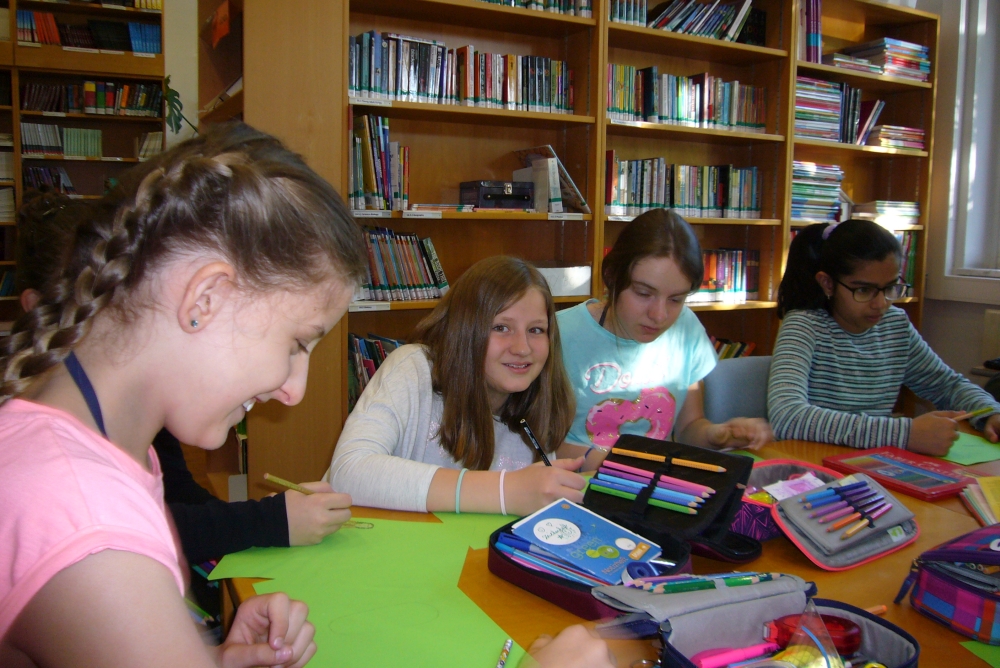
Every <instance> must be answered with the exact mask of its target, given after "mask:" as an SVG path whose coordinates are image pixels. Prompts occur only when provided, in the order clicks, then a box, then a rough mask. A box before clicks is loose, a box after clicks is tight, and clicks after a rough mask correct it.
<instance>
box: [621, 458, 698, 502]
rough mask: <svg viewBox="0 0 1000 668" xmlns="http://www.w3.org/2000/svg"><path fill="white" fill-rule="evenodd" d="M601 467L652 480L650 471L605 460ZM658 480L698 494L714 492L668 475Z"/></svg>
mask: <svg viewBox="0 0 1000 668" xmlns="http://www.w3.org/2000/svg"><path fill="white" fill-rule="evenodd" d="M601 466H610V467H611V468H614V469H618V470H619V471H625V472H626V473H631V474H632V475H639V476H642V477H644V478H649V479H652V478H653V473H652V472H651V471H647V470H645V469H640V468H636V467H634V466H628V465H627V464H619V463H618V462H609V461H607V460H605V461H604V462H603V463H602V464H601ZM660 480H664V481H666V482H669V483H671V484H673V485H677V486H679V487H687V488H689V489H692V490H698V492H700V493H707V494H715V490H714V489H713V488H711V487H709V486H708V485H701V484H699V483H696V482H690V481H688V480H682V479H680V478H674V477H672V476H668V475H661V476H660ZM692 493H696V492H692ZM702 495H703V496H704V494H702Z"/></svg>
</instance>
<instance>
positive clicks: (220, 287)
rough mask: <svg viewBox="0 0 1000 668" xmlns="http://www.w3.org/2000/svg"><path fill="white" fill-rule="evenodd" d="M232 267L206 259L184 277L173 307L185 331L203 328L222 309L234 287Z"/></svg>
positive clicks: (234, 275) (234, 272) (189, 331)
mask: <svg viewBox="0 0 1000 668" xmlns="http://www.w3.org/2000/svg"><path fill="white" fill-rule="evenodd" d="M235 278H236V270H234V269H233V266H232V265H231V264H229V263H228V262H210V263H209V264H206V265H204V266H202V267H200V268H199V269H198V270H197V271H196V272H194V274H192V275H191V276H190V278H189V279H188V282H187V285H186V286H185V288H184V295H183V297H182V298H181V302H180V306H179V307H178V309H177V320H178V323H179V324H180V326H181V329H183V330H184V331H185V332H187V333H189V334H193V333H194V332H198V331H201V330H204V329H205V327H206V326H207V325H208V323H210V322H211V321H212V320H213V319H214V318H215V316H217V315H218V314H219V312H220V311H221V310H222V307H223V305H224V304H225V302H226V300H227V299H230V298H231V297H232V295H233V292H234V291H235V289H236V283H235Z"/></svg>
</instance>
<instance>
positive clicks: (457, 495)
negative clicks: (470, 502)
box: [455, 469, 469, 515]
mask: <svg viewBox="0 0 1000 668" xmlns="http://www.w3.org/2000/svg"><path fill="white" fill-rule="evenodd" d="M468 470H469V469H462V470H461V471H460V472H459V474H458V484H457V485H455V514H456V515H461V514H462V508H461V506H460V501H459V500H460V499H461V498H462V478H464V477H465V472H466V471H468Z"/></svg>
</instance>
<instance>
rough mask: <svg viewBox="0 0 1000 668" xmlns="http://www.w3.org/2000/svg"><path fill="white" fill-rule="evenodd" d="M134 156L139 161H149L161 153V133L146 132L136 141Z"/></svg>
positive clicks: (158, 131)
mask: <svg viewBox="0 0 1000 668" xmlns="http://www.w3.org/2000/svg"><path fill="white" fill-rule="evenodd" d="M135 143H136V155H135V157H137V158H138V159H139V160H149V159H150V158H152V157H153V156H155V155H156V154H158V153H160V152H161V151H163V132H162V131H160V130H157V131H156V132H147V133H145V134H143V135H142V136H141V137H139V138H138V139H136V142H135Z"/></svg>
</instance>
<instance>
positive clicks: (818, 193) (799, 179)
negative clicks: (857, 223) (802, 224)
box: [792, 160, 844, 223]
mask: <svg viewBox="0 0 1000 668" xmlns="http://www.w3.org/2000/svg"><path fill="white" fill-rule="evenodd" d="M843 180H844V170H843V169H841V168H840V165H824V164H819V163H815V162H803V161H801V160H793V161H792V220H796V221H811V222H817V223H819V222H835V221H837V220H839V219H840V183H841V182H842V181H843Z"/></svg>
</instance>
